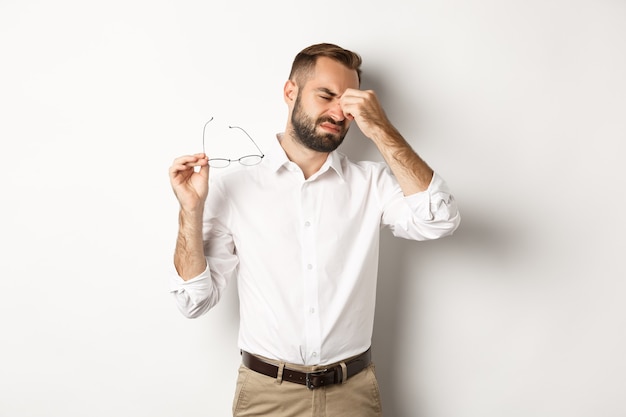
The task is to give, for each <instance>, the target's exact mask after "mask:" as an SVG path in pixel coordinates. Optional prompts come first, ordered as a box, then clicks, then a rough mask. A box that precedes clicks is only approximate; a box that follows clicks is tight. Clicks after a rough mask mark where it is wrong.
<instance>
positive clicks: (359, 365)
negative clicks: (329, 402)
mask: <svg viewBox="0 0 626 417" xmlns="http://www.w3.org/2000/svg"><path fill="white" fill-rule="evenodd" d="M241 359H242V362H243V364H244V366H245V367H246V368H248V369H251V370H253V371H255V372H258V373H260V374H263V375H266V376H270V377H272V378H277V377H278V369H279V368H278V366H276V365H273V364H271V363H267V362H265V361H263V360H261V359H259V358H258V357H256V356H254V355H253V354H251V353H248V352H246V351H241ZM371 362H372V352H371V348H370V349H368V350H367V351H365V352H364V353H362V354H360V355H359V356H357V357H355V358H352V359H350V360H349V361H346V362H345V365H346V370H347V376H346V378H345V379H348V378H350V377H353V376H354V375H356V374H358V373H359V372H361V371H362V370H363V369H365V368H367V367H368V366H369V364H370V363H371ZM343 380H344V375H343V370H342V367H341V365H340V364H337V365H332V366H330V367H328V368H324V369H320V370H318V371H315V372H300V371H296V370H293V369H289V368H287V367H285V368H284V369H283V381H288V382H295V383H296V384H302V385H306V387H307V388H308V389H315V388H319V387H325V386H327V385H332V384H337V383H340V382H343Z"/></svg>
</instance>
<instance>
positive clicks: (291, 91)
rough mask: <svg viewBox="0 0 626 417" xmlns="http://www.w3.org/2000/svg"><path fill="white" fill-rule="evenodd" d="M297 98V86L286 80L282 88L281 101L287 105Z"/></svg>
mask: <svg viewBox="0 0 626 417" xmlns="http://www.w3.org/2000/svg"><path fill="white" fill-rule="evenodd" d="M296 97H298V86H297V85H296V83H295V82H293V81H292V80H287V82H286V83H285V87H284V88H283V99H284V100H285V103H287V104H288V105H290V104H293V103H294V101H296Z"/></svg>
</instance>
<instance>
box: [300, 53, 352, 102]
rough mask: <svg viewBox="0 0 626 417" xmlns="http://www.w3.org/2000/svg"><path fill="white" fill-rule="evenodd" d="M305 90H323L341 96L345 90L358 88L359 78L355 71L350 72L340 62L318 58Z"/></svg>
mask: <svg viewBox="0 0 626 417" xmlns="http://www.w3.org/2000/svg"><path fill="white" fill-rule="evenodd" d="M306 88H307V89H318V88H325V89H328V90H331V91H333V92H334V93H337V94H342V93H343V92H344V91H345V90H346V89H347V88H359V76H358V74H357V72H356V71H355V70H351V69H350V68H348V67H346V66H345V65H343V64H342V63H340V62H337V61H335V60H333V59H331V58H327V57H320V58H318V59H317V62H316V63H315V70H314V71H313V73H312V74H311V77H310V78H309V80H308V82H307V83H306Z"/></svg>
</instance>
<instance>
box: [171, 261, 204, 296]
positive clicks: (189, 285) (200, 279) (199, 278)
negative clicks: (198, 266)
mask: <svg viewBox="0 0 626 417" xmlns="http://www.w3.org/2000/svg"><path fill="white" fill-rule="evenodd" d="M210 283H211V272H210V270H209V262H208V260H207V266H206V268H205V270H204V271H203V272H202V273H200V274H199V275H196V276H195V277H193V278H191V279H188V280H187V281H185V280H184V279H182V278H181V276H180V275H178V272H176V269H175V268H174V267H172V272H171V273H170V292H171V293H176V292H182V291H184V290H185V289H196V290H199V289H204V288H206V287H207V285H210Z"/></svg>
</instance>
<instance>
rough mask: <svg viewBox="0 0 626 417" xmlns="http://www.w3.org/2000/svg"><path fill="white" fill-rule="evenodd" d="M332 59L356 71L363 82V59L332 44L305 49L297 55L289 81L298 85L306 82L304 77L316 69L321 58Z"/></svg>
mask: <svg viewBox="0 0 626 417" xmlns="http://www.w3.org/2000/svg"><path fill="white" fill-rule="evenodd" d="M321 56H323V57H326V58H331V59H333V60H335V61H337V62H339V63H341V64H343V65H345V66H346V67H348V68H349V69H351V70H354V71H356V73H357V76H358V77H359V83H360V82H361V57H360V56H359V55H358V54H356V53H354V52H352V51H349V50H347V49H344V48H342V47H340V46H337V45H334V44H332V43H318V44H316V45H311V46H309V47H307V48H304V49H303V50H302V51H300V53H298V55H296V57H295V59H294V60H293V64H292V65H291V72H290V73H289V79H290V80H292V81H296V82H297V83H298V84H300V83H302V82H304V80H303V78H302V77H303V76H307V75H308V74H310V72H311V71H313V69H314V68H315V63H316V62H317V58H319V57H321Z"/></svg>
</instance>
